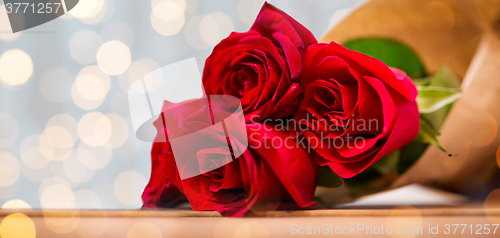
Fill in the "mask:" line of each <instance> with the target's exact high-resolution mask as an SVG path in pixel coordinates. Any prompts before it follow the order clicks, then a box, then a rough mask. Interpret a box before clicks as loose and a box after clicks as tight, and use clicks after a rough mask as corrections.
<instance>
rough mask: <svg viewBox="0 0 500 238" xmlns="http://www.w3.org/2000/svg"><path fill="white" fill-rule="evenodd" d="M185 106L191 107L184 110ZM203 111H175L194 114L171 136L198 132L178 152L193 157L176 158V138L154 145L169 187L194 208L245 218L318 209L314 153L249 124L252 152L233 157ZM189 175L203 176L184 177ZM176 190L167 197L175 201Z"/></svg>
mask: <svg viewBox="0 0 500 238" xmlns="http://www.w3.org/2000/svg"><path fill="white" fill-rule="evenodd" d="M186 105H190V104H184V105H182V106H181V107H183V106H186ZM193 105H195V104H193ZM204 110H205V108H202V109H200V110H195V109H193V110H184V109H177V108H176V111H182V112H187V111H193V112H194V113H193V114H191V115H187V116H186V115H185V120H184V121H183V123H180V124H179V125H182V126H181V127H179V128H178V129H176V130H175V131H174V132H172V133H171V134H170V135H172V134H175V136H176V137H179V138H183V137H184V136H186V135H189V134H191V133H193V131H195V132H194V133H196V136H193V137H190V138H192V139H193V140H192V141H190V142H189V143H182V145H183V146H180V147H177V148H176V153H177V152H179V153H180V154H185V155H187V154H191V155H193V156H191V157H183V158H175V157H174V153H173V148H172V146H171V144H170V142H171V140H167V142H154V146H153V148H154V149H153V151H152V157H153V158H158V162H159V165H158V164H153V170H154V171H156V170H157V169H158V170H159V169H160V168H161V170H162V172H163V174H162V175H165V178H163V180H164V181H170V182H171V183H170V184H169V185H173V186H174V187H175V188H177V189H178V191H180V193H182V194H184V195H185V196H186V198H187V200H188V201H189V203H190V204H191V207H192V208H193V210H195V211H205V210H208V211H212V210H214V211H218V212H221V213H225V214H226V215H228V216H242V215H244V214H245V213H247V212H248V211H260V210H269V209H298V208H304V207H307V206H314V205H315V203H314V202H313V196H314V191H315V188H316V184H317V169H318V165H317V164H316V163H315V161H314V153H308V151H307V149H305V148H303V147H302V146H301V145H300V144H297V142H296V140H294V139H292V138H291V137H290V136H289V134H288V132H285V131H277V130H275V129H274V127H273V126H271V125H263V124H257V123H253V124H248V125H246V130H247V134H248V149H247V150H246V151H245V152H244V153H243V154H242V155H241V156H239V157H238V158H235V159H233V158H232V156H234V154H233V153H228V151H227V150H225V149H224V146H219V145H227V142H228V137H227V136H226V134H225V133H226V132H224V130H222V129H218V128H217V127H214V126H212V123H211V122H208V123H207V121H206V120H204V118H205V116H206V113H205V112H204ZM214 111H215V110H214ZM219 113H220V111H219ZM214 115H215V114H214ZM164 125H168V123H163V122H162V117H160V118H159V119H158V120H157V121H156V122H155V126H156V127H157V129H158V131H159V132H158V133H159V136H158V137H163V135H164V132H165V130H166V128H165V127H164ZM169 128H170V127H169ZM193 129H194V130H193ZM234 138H238V137H237V136H236V137H233V138H232V141H231V143H237V142H234ZM183 150H185V151H183ZM233 150H234V149H233ZM233 150H231V151H233ZM193 151H194V153H193ZM194 165H195V166H194ZM193 170H195V171H193ZM154 174H161V173H159V172H158V173H157V172H154ZM186 174H188V175H192V174H198V175H196V176H193V177H189V178H186V179H181V177H186V176H185V175H186ZM152 179H153V177H152ZM152 183H153V182H152V181H151V182H150V184H152ZM148 187H151V188H153V187H158V186H149V185H148ZM160 188H161V187H160ZM169 188H170V187H169ZM170 191H174V190H170ZM176 192H177V191H174V194H172V196H169V195H165V197H167V199H170V198H171V197H175V196H177V194H176ZM147 193H148V194H157V193H158V192H147ZM145 194H146V191H145ZM160 200H161V198H160ZM156 203H162V201H159V202H156Z"/></svg>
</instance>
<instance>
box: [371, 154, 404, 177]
mask: <svg viewBox="0 0 500 238" xmlns="http://www.w3.org/2000/svg"><path fill="white" fill-rule="evenodd" d="M400 155H401V151H400V150H395V151H393V152H392V153H390V154H388V155H386V156H384V157H382V158H381V159H380V160H379V161H377V162H376V163H375V164H373V168H374V169H375V170H376V171H377V172H379V173H381V174H387V173H392V172H397V171H398V165H399V158H400Z"/></svg>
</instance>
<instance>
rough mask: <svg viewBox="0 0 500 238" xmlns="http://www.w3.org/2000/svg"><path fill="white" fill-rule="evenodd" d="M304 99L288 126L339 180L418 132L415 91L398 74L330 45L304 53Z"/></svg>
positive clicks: (368, 164)
mask: <svg viewBox="0 0 500 238" xmlns="http://www.w3.org/2000/svg"><path fill="white" fill-rule="evenodd" d="M299 83H300V85H303V86H305V90H304V94H303V99H302V101H301V103H300V106H299V109H298V111H297V113H296V115H295V116H294V121H295V122H296V123H297V124H294V126H292V127H291V128H290V132H291V135H292V136H297V135H300V134H303V135H304V136H305V137H306V138H307V140H308V142H309V144H310V145H311V146H312V147H313V148H314V149H315V150H316V152H317V153H318V154H319V155H320V156H318V158H317V159H316V162H317V163H318V164H319V165H329V166H330V168H331V169H332V170H333V171H335V172H336V173H337V174H339V175H340V176H342V177H344V178H349V177H352V176H355V175H357V174H358V173H360V172H361V171H363V170H364V169H366V168H367V167H369V166H370V165H372V164H373V163H375V162H376V161H377V160H379V159H380V158H381V157H383V156H385V155H387V154H389V153H390V152H392V151H394V150H396V149H398V148H400V147H402V146H404V145H406V144H408V143H409V142H411V141H412V140H413V139H414V138H415V136H416V135H417V133H418V131H419V112H418V108H417V104H416V102H415V98H416V96H417V90H416V88H415V86H414V84H413V83H412V81H411V79H410V78H408V76H406V74H405V73H404V72H402V71H400V70H397V69H392V70H391V68H389V67H387V66H386V65H385V64H384V63H383V62H381V61H380V60H377V59H375V58H372V57H369V56H367V55H364V54H361V53H359V52H356V51H352V50H349V49H347V48H345V47H343V46H341V45H339V44H336V43H334V42H332V43H330V44H315V45H312V46H310V47H309V48H308V49H307V52H306V56H305V58H304V75H303V77H302V78H301V79H300V80H299Z"/></svg>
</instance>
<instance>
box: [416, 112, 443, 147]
mask: <svg viewBox="0 0 500 238" xmlns="http://www.w3.org/2000/svg"><path fill="white" fill-rule="evenodd" d="M437 136H439V132H438V131H436V130H435V129H434V128H432V126H431V125H430V124H429V122H427V121H426V120H425V119H423V118H420V131H419V132H418V135H417V138H415V140H416V141H420V142H423V143H427V144H432V145H434V146H437V147H438V148H439V149H441V150H442V151H444V152H446V153H448V150H446V148H444V146H443V145H442V144H441V143H440V142H439V140H438V139H437Z"/></svg>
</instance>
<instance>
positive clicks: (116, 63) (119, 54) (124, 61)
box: [97, 40, 132, 75]
mask: <svg viewBox="0 0 500 238" xmlns="http://www.w3.org/2000/svg"><path fill="white" fill-rule="evenodd" d="M131 61H132V56H131V55H130V49H129V48H128V46H127V45H125V44H123V43H122V42H121V41H117V40H112V41H108V42H106V43H104V44H103V45H102V46H101V47H100V48H99V50H98V51H97V65H98V66H99V68H100V69H101V70H102V71H103V72H105V73H107V74H109V75H118V74H122V73H123V72H125V70H127V68H128V66H129V65H130V63H131Z"/></svg>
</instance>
